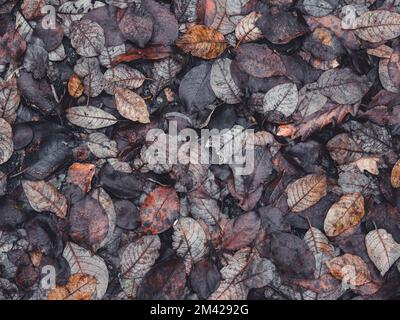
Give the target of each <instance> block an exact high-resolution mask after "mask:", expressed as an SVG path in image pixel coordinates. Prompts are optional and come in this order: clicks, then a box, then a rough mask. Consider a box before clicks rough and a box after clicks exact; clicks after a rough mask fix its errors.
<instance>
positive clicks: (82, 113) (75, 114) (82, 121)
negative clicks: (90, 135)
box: [66, 106, 117, 129]
mask: <svg viewBox="0 0 400 320" xmlns="http://www.w3.org/2000/svg"><path fill="white" fill-rule="evenodd" d="M66 117H67V119H68V120H69V121H70V122H71V123H72V124H74V125H76V126H78V127H82V128H87V129H99V128H104V127H109V126H112V125H113V124H115V123H117V119H116V118H115V117H114V116H113V115H111V114H110V113H108V112H106V111H103V110H101V109H99V108H96V107H93V106H87V107H72V108H69V109H67V110H66Z"/></svg>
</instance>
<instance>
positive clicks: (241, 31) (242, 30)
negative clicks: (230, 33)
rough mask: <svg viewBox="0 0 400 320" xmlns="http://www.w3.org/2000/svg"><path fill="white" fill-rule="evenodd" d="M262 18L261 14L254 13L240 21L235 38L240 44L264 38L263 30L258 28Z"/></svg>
mask: <svg viewBox="0 0 400 320" xmlns="http://www.w3.org/2000/svg"><path fill="white" fill-rule="evenodd" d="M260 16H261V13H257V12H255V11H253V12H251V13H249V14H248V15H247V16H245V17H244V18H242V19H241V20H240V21H239V23H238V24H237V25H236V28H235V36H236V39H238V40H239V42H242V43H245V42H251V41H255V40H258V39H261V38H262V37H263V34H262V32H261V30H260V29H259V28H258V27H257V26H256V22H257V19H258V18H259V17H260Z"/></svg>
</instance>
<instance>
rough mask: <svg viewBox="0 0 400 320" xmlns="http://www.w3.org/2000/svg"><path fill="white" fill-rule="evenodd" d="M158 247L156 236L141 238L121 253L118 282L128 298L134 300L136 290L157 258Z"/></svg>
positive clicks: (158, 239)
mask: <svg viewBox="0 0 400 320" xmlns="http://www.w3.org/2000/svg"><path fill="white" fill-rule="evenodd" d="M160 247H161V243H160V238H159V237H158V236H157V235H155V236H143V237H142V238H140V239H138V240H136V241H135V242H133V243H130V244H129V245H128V246H127V247H126V248H125V249H124V251H123V252H122V255H121V276H120V278H119V281H120V283H121V287H122V289H123V290H124V292H125V294H126V295H127V296H128V297H129V298H136V294H137V289H138V287H139V285H140V283H141V282H142V280H143V277H144V276H145V275H146V273H147V272H148V271H149V270H150V268H151V267H152V266H153V265H154V262H155V261H156V259H157V258H158V256H159V250H160Z"/></svg>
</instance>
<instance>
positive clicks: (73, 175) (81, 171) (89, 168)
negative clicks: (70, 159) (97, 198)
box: [67, 162, 96, 193]
mask: <svg viewBox="0 0 400 320" xmlns="http://www.w3.org/2000/svg"><path fill="white" fill-rule="evenodd" d="M95 172H96V166H95V165H94V164H91V163H79V162H75V163H73V164H72V165H71V166H70V167H69V169H68V174H67V182H68V183H72V184H75V185H77V186H79V187H80V188H81V189H82V190H83V192H85V193H87V192H89V191H90V188H91V184H92V179H93V176H94V174H95Z"/></svg>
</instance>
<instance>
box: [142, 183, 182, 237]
mask: <svg viewBox="0 0 400 320" xmlns="http://www.w3.org/2000/svg"><path fill="white" fill-rule="evenodd" d="M178 217H179V199H178V195H177V193H176V191H175V190H174V189H171V188H167V187H157V188H156V189H154V190H153V191H152V192H151V193H149V194H148V195H147V197H146V199H145V200H144V202H143V203H142V205H141V206H140V218H141V220H142V227H143V231H145V232H150V233H152V234H158V233H161V232H163V231H165V230H167V229H169V228H170V227H171V226H172V224H173V222H174V221H175V220H176V219H177V218H178Z"/></svg>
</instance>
